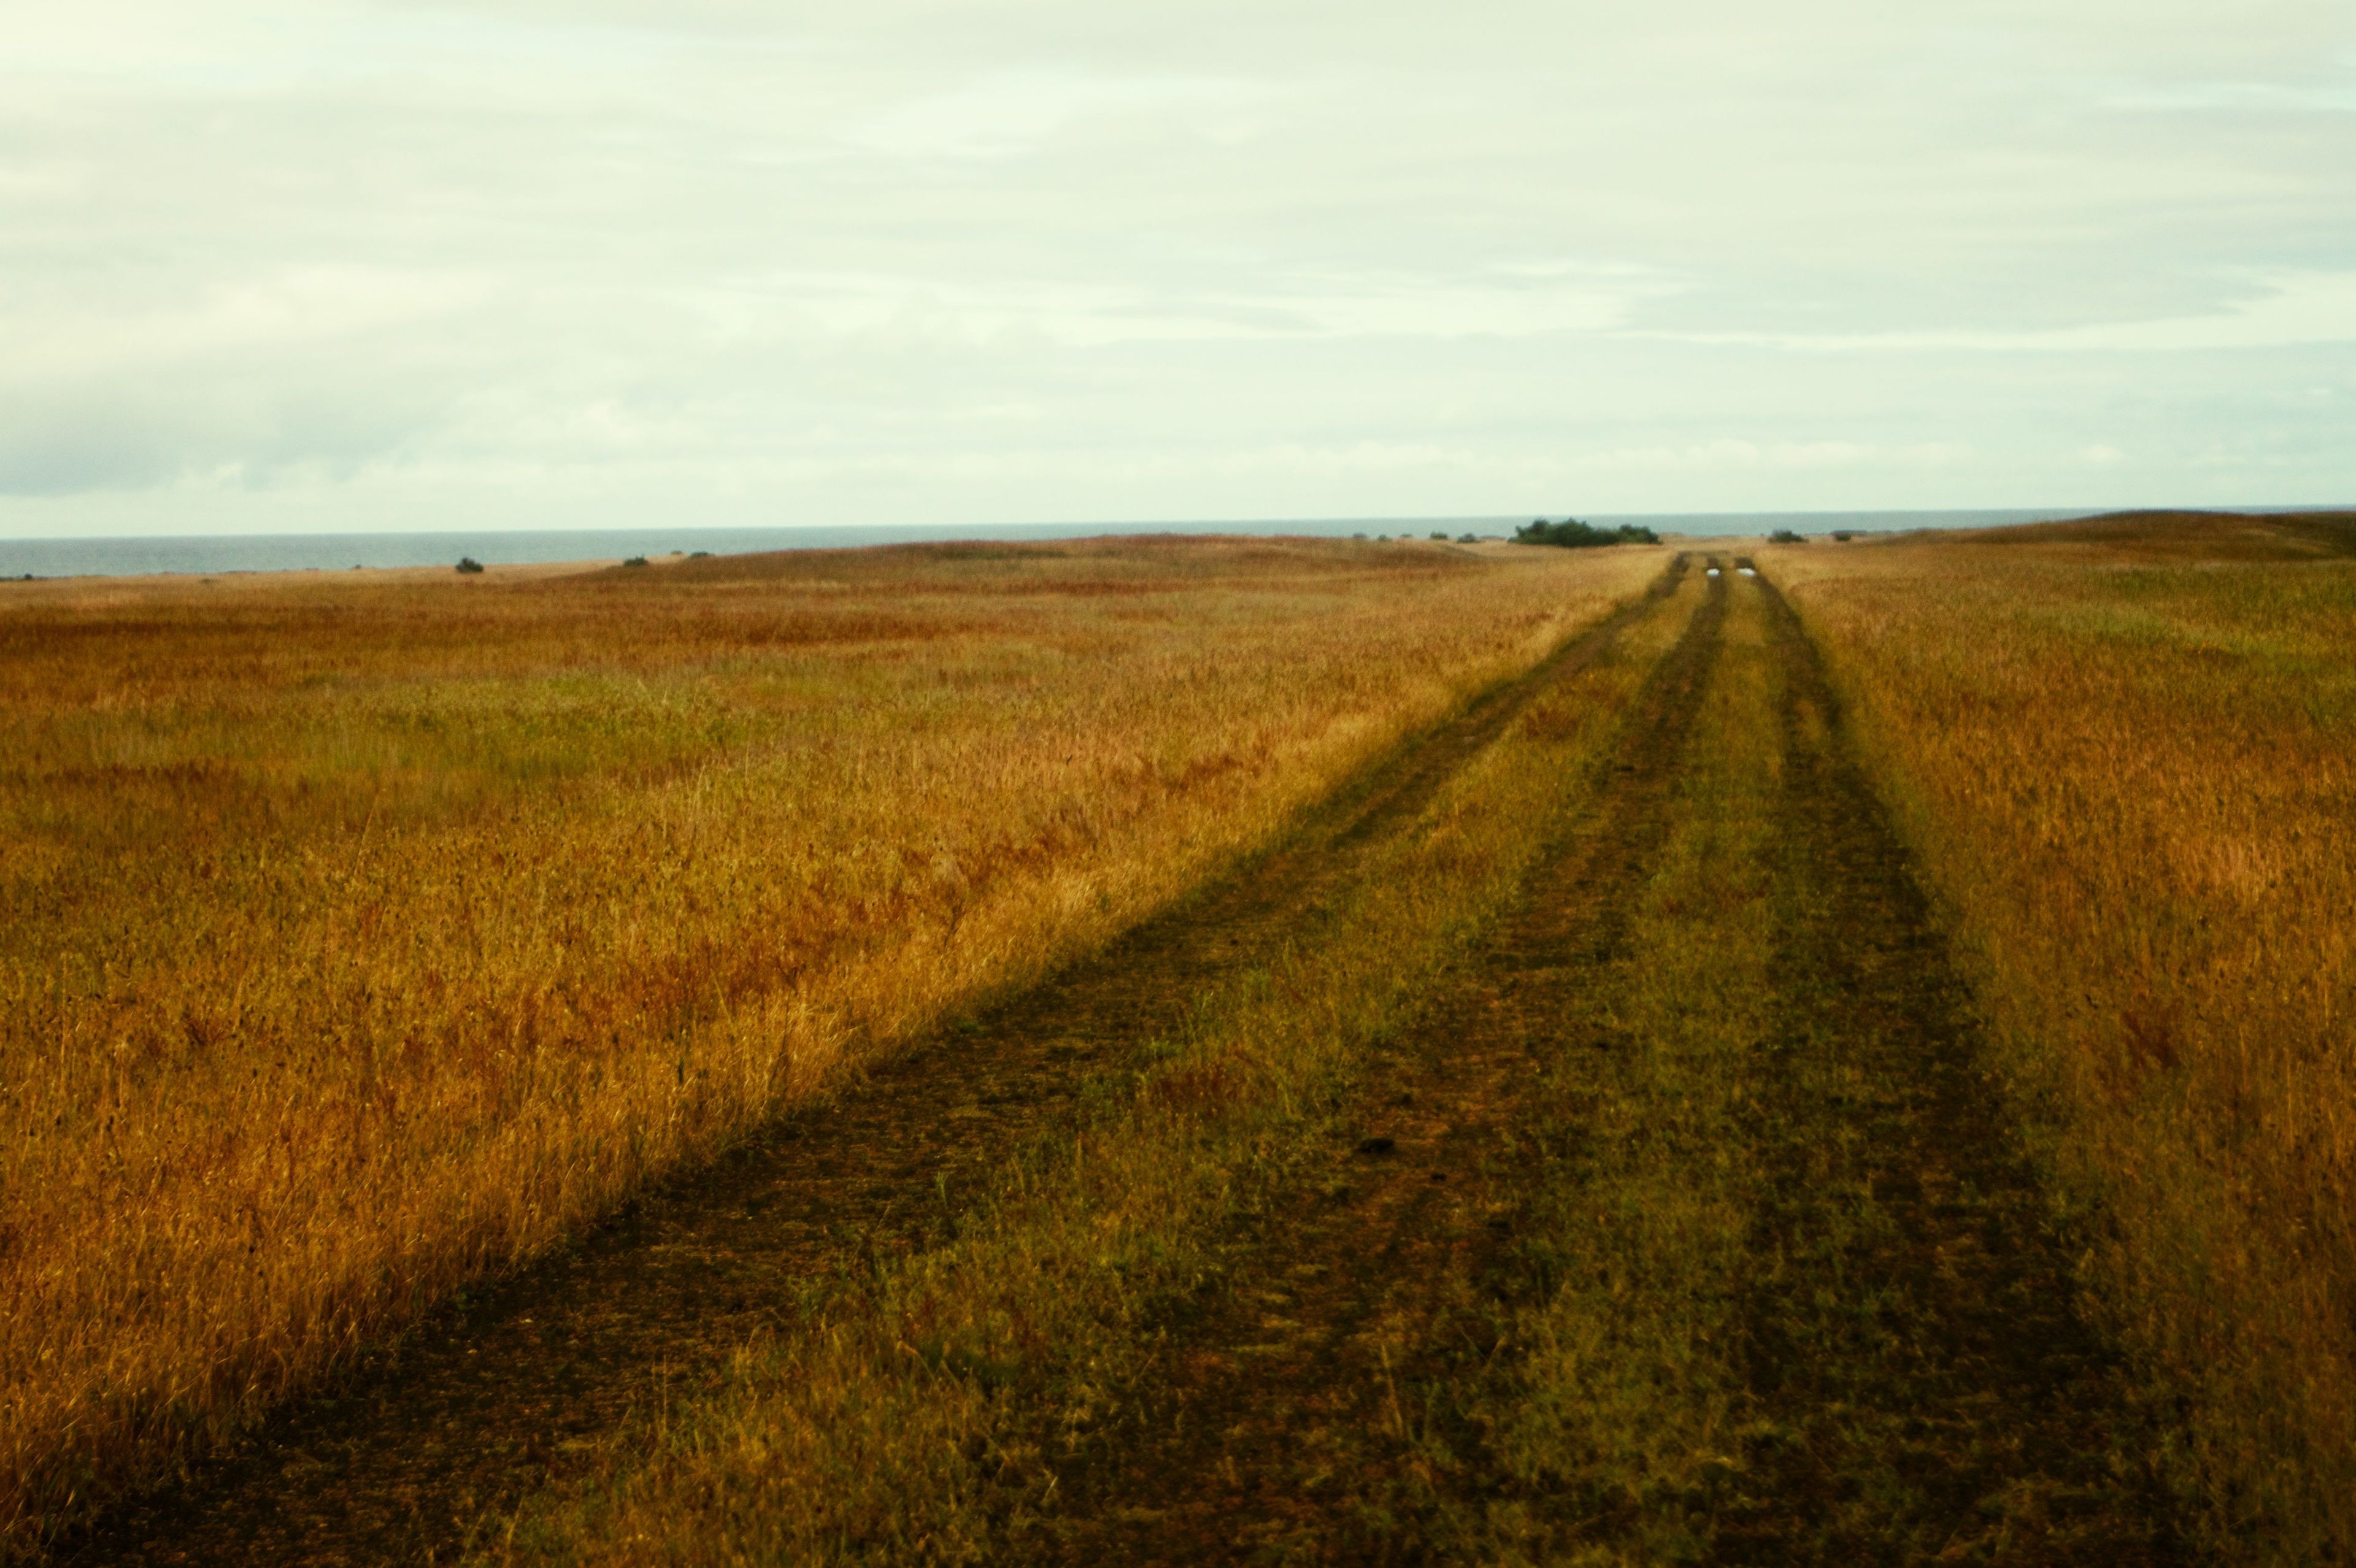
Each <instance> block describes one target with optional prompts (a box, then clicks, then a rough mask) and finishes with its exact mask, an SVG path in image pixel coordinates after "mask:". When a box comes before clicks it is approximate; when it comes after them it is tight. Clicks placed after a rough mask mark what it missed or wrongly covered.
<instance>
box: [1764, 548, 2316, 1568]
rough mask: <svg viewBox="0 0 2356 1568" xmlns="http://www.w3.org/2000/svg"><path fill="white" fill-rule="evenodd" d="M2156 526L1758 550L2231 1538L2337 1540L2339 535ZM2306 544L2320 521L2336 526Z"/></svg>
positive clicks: (2253, 1549)
mask: <svg viewBox="0 0 2356 1568" xmlns="http://www.w3.org/2000/svg"><path fill="white" fill-rule="evenodd" d="M2349 523H2350V520H2349V519H2345V518H2342V519H2338V520H2336V521H2335V520H2334V519H2330V518H2302V519H2295V520H2292V521H2291V522H2289V523H2286V524H2284V525H2280V526H2276V525H2271V524H2256V523H2253V522H2251V521H2250V520H2248V519H2235V520H2233V522H2232V523H2230V524H2226V525H2210V524H2204V523H2202V522H2201V520H2199V519H2189V518H2185V517H2181V516H2177V517H2158V518H2142V519H2126V520H2118V521H2111V522H2105V523H2101V524H2097V525H2094V526H2086V525H2072V526H2068V527H2063V528H2049V529H2043V530H2021V531H2020V535H2019V537H2018V538H2016V539H2011V540H2009V541H2002V540H1990V539H1987V537H1986V536H1983V539H1982V540H1980V541H1963V542H1955V541H1947V542H1941V541H1939V540H1937V539H1921V540H1916V541H1912V542H1901V543H1893V544H1889V545H1855V544H1853V545H1848V546H1827V545H1822V544H1819V545H1811V546H1808V547H1807V548H1805V549H1781V550H1773V551H1769V552H1765V553H1764V554H1763V556H1762V565H1764V566H1766V567H1767V568H1768V569H1769V570H1770V571H1771V572H1772V574H1774V575H1775V576H1777V577H1778V578H1779V579H1781V580H1783V581H1787V582H1790V583H1794V584H1796V585H1797V586H1796V588H1795V592H1794V599H1795V601H1796V602H1797V603H1798V604H1799V605H1800V607H1801V609H1802V611H1803V613H1804V615H1805V617H1806V619H1807V621H1808V623H1809V624H1810V626H1811V628H1812V629H1813V630H1814V631H1815V634H1816V635H1818V637H1819V638H1820V639H1821V640H1822V641H1823V642H1824V643H1825V645H1826V648H1827V651H1828V654H1829V656H1831V658H1832V660H1833V662H1834V664H1835V666H1836V667H1837V671H1838V674H1839V677H1840V678H1841V680H1842V681H1843V682H1844V683H1845V685H1846V687H1847V692H1848V696H1849V699H1850V700H1851V701H1852V703H1853V704H1854V706H1855V708H1856V709H1857V713H1858V719H1859V720H1860V729H1861V731H1863V733H1864V734H1865V735H1866V736H1867V737H1868V738H1869V743H1870V745H1871V746H1872V748H1873V750H1874V752H1875V753H1876V755H1875V761H1876V763H1877V764H1878V766H1879V769H1880V771H1881V772H1882V773H1883V774H1884V776H1885V778H1886V780H1887V781H1888V783H1889V785H1890V788H1891V790H1892V793H1893V795H1894V804H1895V805H1897V807H1898V808H1899V810H1900V814H1901V818H1902V820H1903V821H1904V822H1905V823H1906V824H1907V826H1908V829H1909V832H1910V835H1911V837H1912V839H1913V842H1914V844H1915V847H1916V848H1917V849H1918V850H1919V851H1920V853H1921V855H1922V860H1923V862H1924V865H1925V868H1926V869H1927V872H1928V875H1929V878H1930V880H1931V881H1932V882H1933V884H1934V886H1935V888H1936V890H1937V891H1938V892H1939V893H1940V895H1941V896H1942V897H1943V899H1944V901H1945V902H1946V903H1947V905H1948V907H1949V911H1950V912H1951V914H1952V916H1953V918H1954V923H1955V924H1956V927H1957V929H1958V932H1959V935H1960V939H1961V942H1962V945H1963V950H1964V953H1965V956H1966V958H1967V960H1968V962H1969V964H1970V966H1971V968H1972V971H1973V977H1974V979H1975V981H1976V986H1977V987H1978V990H1979V994H1980V998H1981V1003H1982V1005H1983V1006H1984V1007H1985V1008H1987V1010H1988V1012H1989V1014H1990V1016H1991V1019H1992V1022H1993V1023H1994V1024H1995V1026H1996V1029H1997V1035H1998V1037H1999V1039H2000V1040H2002V1041H2003V1042H2004V1051H2005V1057H2006V1061H2005V1067H2006V1071H2007V1072H2008V1076H2009V1077H2010V1078H2011V1079H2012V1080H2013V1081H2014V1083H2015V1084H2016V1086H2017V1087H2018V1088H2019V1090H2020V1092H2021V1093H2023V1095H2024V1096H2025V1098H2026V1103H2027V1104H2029V1106H2031V1107H2032V1108H2033V1109H2034V1111H2035V1114H2036V1116H2035V1119H2036V1120H2037V1121H2038V1122H2039V1123H2040V1124H2041V1125H2042V1126H2043V1127H2044V1129H2045V1130H2046V1132H2047V1134H2048V1136H2050V1138H2051V1147H2050V1149H2049V1150H2048V1151H2047V1152H2048V1154H2049V1156H2050V1157H2051V1161H2052V1162H2053V1165H2054V1168H2056V1169H2057V1171H2058V1172H2059V1173H2060V1175H2061V1177H2062V1178H2063V1179H2064V1183H2065V1187H2066V1189H2068V1190H2070V1191H2072V1192H2073V1193H2074V1194H2075V1195H2076V1196H2077V1198H2078V1199H2079V1200H2081V1201H2082V1202H2083V1203H2084V1204H2085V1206H2086V1210H2085V1212H2086V1214H2087V1216H2088V1217H2089V1225H2088V1229H2089V1236H2090V1241H2091V1243H2092V1245H2093V1252H2092V1253H2091V1256H2090V1260H2089V1278H2090V1284H2091V1285H2092V1287H2093V1289H2094V1294H2095V1296H2096V1298H2097V1300H2098V1301H2099V1302H2100V1303H2101V1304H2102V1305H2103V1307H2104V1309H2105V1311H2106V1314H2107V1316H2108V1317H2110V1319H2111V1320H2112V1321H2113V1322H2114V1323H2115V1325H2117V1326H2118V1327H2119V1328H2121V1329H2122V1330H2123V1331H2124V1332H2125V1334H2126V1337H2127V1338H2128V1339H2129V1340H2130V1342H2131V1343H2132V1344H2134V1345H2135V1346H2136V1348H2137V1349H2139V1350H2140V1351H2141V1353H2142V1354H2143V1355H2144V1356H2145V1357H2146V1358H2147V1365H2148V1369H2149V1371H2150V1372H2151V1374H2152V1377H2153V1380H2154V1384H2155V1390H2156V1392H2157V1393H2158V1395H2159V1396H2160V1397H2163V1398H2168V1397H2174V1396H2178V1395H2181V1396H2185V1397H2186V1398H2187V1401H2188V1405H2187V1408H2188V1409H2189V1411H2190V1438H2189V1448H2188V1451H2187V1452H2185V1453H2184V1454H2182V1455H2180V1456H2178V1466H2177V1470H2178V1476H2179V1480H2180V1481H2181V1483H2182V1484H2183V1485H2184V1486H2185V1487H2186V1488H2187V1489H2188V1491H2190V1492H2191V1493H2193V1494H2194V1495H2196V1496H2197V1497H2198V1498H2199V1499H2200V1501H2201V1506H2202V1508H2203V1509H2204V1510H2205V1512H2206V1515H2207V1518H2208V1521H2209V1528H2210V1529H2211V1531H2214V1533H2215V1541H2213V1542H2212V1544H2213V1545H2215V1546H2216V1547H2217V1548H2218V1549H2219V1550H2222V1551H2228V1552H2232V1553H2233V1554H2234V1555H2237V1556H2263V1557H2272V1558H2276V1559H2279V1560H2286V1561H2319V1560H2333V1561H2336V1560H2340V1559H2342V1558H2344V1557H2345V1556H2347V1555H2348V1554H2349V1553H2351V1552H2356V1029H2351V1023H2356V857H2351V855H2350V853H2349V845H2350V843H2351V829H2356V562H2351V561H2350V560H2346V559H2345V550H2346V546H2345V542H2344V541H2346V540H2348V539H2351V538H2356V530H2351V528H2350V526H2349ZM2335 541H2340V542H2339V543H2335Z"/></svg>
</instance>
